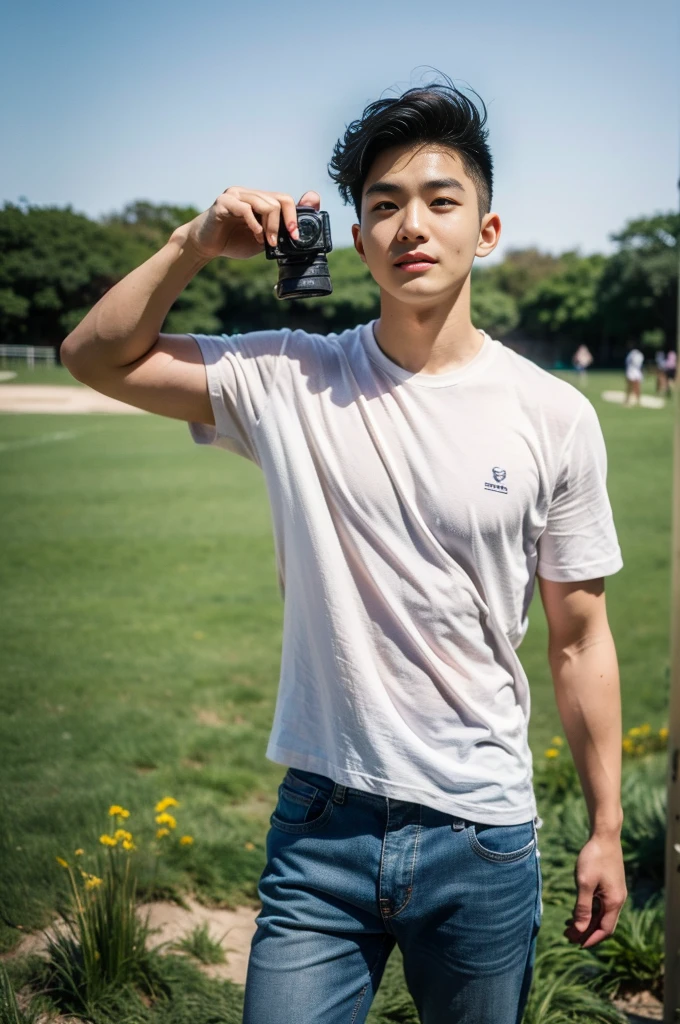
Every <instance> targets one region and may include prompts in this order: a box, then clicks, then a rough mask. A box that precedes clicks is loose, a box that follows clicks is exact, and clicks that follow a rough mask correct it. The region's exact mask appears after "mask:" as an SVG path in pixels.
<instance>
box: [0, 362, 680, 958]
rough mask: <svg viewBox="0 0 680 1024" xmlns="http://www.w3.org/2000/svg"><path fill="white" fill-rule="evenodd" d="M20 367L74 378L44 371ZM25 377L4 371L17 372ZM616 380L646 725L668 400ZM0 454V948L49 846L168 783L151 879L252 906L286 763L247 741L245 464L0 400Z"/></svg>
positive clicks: (619, 611)
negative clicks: (637, 392) (642, 399)
mask: <svg viewBox="0 0 680 1024" xmlns="http://www.w3.org/2000/svg"><path fill="white" fill-rule="evenodd" d="M36 372H38V371H36ZM39 375H40V382H41V383H56V382H62V383H74V382H73V381H72V379H71V378H70V377H69V375H68V374H67V373H66V371H64V370H62V369H60V368H53V369H51V370H50V369H47V368H43V369H41V370H40V371H39ZM32 379H35V378H34V377H33V376H32V375H31V371H26V370H24V371H22V373H21V376H20V378H19V377H18V378H17V379H16V381H17V382H28V381H30V380H32ZM0 386H1V385H0ZM621 386H622V383H621V377H620V376H619V375H616V374H599V375H596V374H591V377H590V381H589V385H588V392H587V393H588V395H589V397H590V398H591V399H592V400H593V402H594V404H595V405H596V407H597V410H598V413H599V415H600V419H601V422H602V426H603V430H604V433H605V437H606V440H607V446H608V452H609V489H610V495H611V499H612V504H613V507H614V514H615V520H616V523H617V527H618V530H619V536H620V540H621V545H622V548H623V554H624V560H625V568H624V569H623V570H622V572H621V573H619V574H617V575H616V576H614V577H612V578H611V579H610V580H609V581H608V582H607V595H608V597H607V600H608V607H609V612H610V621H611V624H612V629H613V632H614V636H615V639H616V641H617V648H618V652H619V659H620V664H621V675H622V692H623V708H624V728H628V727H630V726H632V725H636V724H639V723H642V722H649V723H650V724H651V726H652V727H653V728H654V729H657V728H658V727H659V726H661V725H663V724H665V722H666V706H667V697H668V680H669V672H668V661H669V659H668V629H669V588H670V582H669V579H670V577H669V545H670V512H671V508H670V502H671V446H672V436H671V435H672V410H671V407H670V405H668V406H667V407H666V408H665V409H663V410H661V411H656V410H647V409H639V408H638V409H624V408H622V407H620V406H617V405H612V404H608V403H604V402H602V401H601V400H600V398H599V395H600V392H601V391H602V390H604V389H605V388H612V387H614V388H620V387H621ZM645 389H646V390H652V389H653V385H652V382H651V381H648V382H646V384H645ZM0 465H1V466H2V480H3V495H4V502H3V508H4V516H3V523H4V529H3V558H2V570H1V571H2V576H3V580H2V595H3V596H2V608H1V611H2V614H1V615H0V644H1V649H2V663H3V686H2V688H1V690H0V752H1V754H0V816H1V819H2V824H1V827H0V892H1V893H2V898H1V899H0V915H1V916H2V918H3V921H2V923H0V949H2V948H10V947H11V946H12V945H13V944H15V943H16V941H17V940H18V938H19V936H20V931H17V926H19V925H21V926H22V929H26V930H28V929H31V928H35V927H38V926H40V925H44V924H45V923H46V922H47V920H48V919H49V918H50V916H51V914H52V912H53V908H54V906H55V904H56V902H57V900H58V898H59V895H60V894H62V893H63V892H64V891H65V879H64V877H63V873H62V872H60V870H59V868H58V867H57V865H56V863H55V856H56V855H58V854H62V855H64V854H68V853H69V852H72V851H73V849H74V848H75V847H76V846H82V847H85V848H87V847H88V845H89V847H93V846H94V845H95V843H96V838H97V836H98V835H99V833H100V832H102V831H103V830H104V828H105V827H106V824H107V823H106V820H105V815H106V809H107V808H108V806H109V804H111V803H122V804H124V805H125V806H126V807H128V808H130V809H131V811H132V813H133V816H134V823H135V827H136V822H137V820H139V819H140V818H142V817H145V819H146V820H147V822H148V824H149V826H150V825H151V822H152V819H153V814H152V811H151V808H152V807H153V804H154V803H155V802H156V801H157V800H158V799H160V798H161V797H162V796H165V795H166V794H172V795H173V796H175V797H176V798H177V799H178V800H180V801H181V806H180V809H179V812H178V819H179V821H180V824H181V828H182V830H183V831H185V832H188V833H190V834H191V835H193V836H194V837H195V843H194V845H193V846H191V847H187V848H185V849H183V850H182V851H181V852H180V851H179V850H178V851H176V852H175V853H174V854H172V855H171V856H170V857H169V858H168V860H167V862H166V865H165V868H164V872H163V873H162V875H161V877H160V881H159V883H158V885H159V890H160V891H168V890H169V889H173V888H175V889H176V890H177V891H181V890H182V889H183V888H191V889H193V890H194V891H195V892H197V893H198V894H199V895H200V896H201V897H202V898H204V899H206V900H214V901H219V902H222V903H224V904H225V905H228V904H236V903H243V902H250V903H252V904H254V903H255V901H256V898H257V891H256V886H257V879H258V877H259V875H260V873H261V871H262V868H263V866H264V840H265V835H266V831H267V827H268V818H269V815H270V813H271V810H272V807H273V804H274V802H275V798H276V787H277V785H278V782H279V781H280V779H281V777H282V775H283V773H284V771H285V768H284V767H283V766H280V765H275V764H272V763H271V762H269V761H267V760H266V759H265V756H264V752H265V748H266V742H267V738H268V733H269V728H270V725H271V720H272V714H273V708H274V699H275V694H276V685H277V678H278V665H279V652H280V643H281V627H282V603H281V600H280V597H279V593H278V588H277V585H276V570H275V560H274V549H273V541H272V537H271V526H270V516H269V508H268V505H267V500H266V492H265V487H264V482H263V479H262V477H261V474H260V471H259V470H258V469H257V467H255V466H254V465H252V464H250V463H248V462H246V461H245V460H244V459H240V458H237V457H236V456H231V455H227V454H225V453H223V452H218V451H214V450H210V449H208V448H201V449H199V448H197V447H196V446H195V445H194V444H193V443H192V441H191V439H190V437H189V432H188V429H187V427H186V425H185V424H183V423H181V422H178V421H174V420H169V419H163V418H160V417H154V416H150V415H149V416H129V417H128V416H115V415H108V416H107V415H91V416H75V415H72V416H50V415H26V416H18V415H3V416H0ZM530 619H531V625H530V629H529V633H528V635H527V637H526V639H525V641H524V643H523V645H522V648H521V655H522V659H523V662H524V665H525V667H526V669H527V672H528V675H529V679H530V683H531V691H532V719H531V726H530V741H531V746H532V750H533V751H534V754H535V756H536V757H537V758H542V756H543V751H544V749H545V747H546V746H547V745H548V744H549V741H550V737H551V736H552V735H553V734H555V733H556V732H560V731H561V728H560V721H559V717H558V713H557V709H556V706H555V701H554V697H553V693H552V683H551V680H550V676H549V671H548V666H547V661H546V656H545V647H546V634H545V622H544V619H543V615H542V611H541V608H540V604H539V603H537V602H535V603H534V606H533V607H532V610H531V615H530ZM539 810H540V807H539ZM132 824H133V818H131V819H130V826H132Z"/></svg>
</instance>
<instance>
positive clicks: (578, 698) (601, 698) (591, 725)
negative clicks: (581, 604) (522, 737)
mask: <svg viewBox="0 0 680 1024" xmlns="http://www.w3.org/2000/svg"><path fill="white" fill-rule="evenodd" d="M549 660H550V667H551V670H552V677H553V683H554V688H555V698H556V701H557V707H558V710H559V713H560V718H561V719H562V724H563V726H564V731H565V735H566V737H567V742H568V743H569V747H570V749H571V752H572V756H573V758H574V763H575V765H576V769H577V771H578V774H579V778H580V780H581V786H582V788H583V793H584V797H585V800H586V804H587V807H588V814H589V817H590V827H591V833H595V832H597V833H602V834H612V833H614V834H616V833H619V832H620V829H621V824H622V820H623V812H622V808H621V731H622V724H621V692H620V685H619V669H618V663H617V658H616V649H615V647H614V640H613V638H612V635H611V633H610V632H609V630H608V629H607V630H606V631H603V632H601V633H600V634H598V635H597V636H595V637H591V638H589V639H587V640H585V641H584V642H583V643H581V644H579V645H574V647H572V648H567V649H557V650H551V651H550V653H549Z"/></svg>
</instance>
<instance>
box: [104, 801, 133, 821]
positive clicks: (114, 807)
mask: <svg viewBox="0 0 680 1024" xmlns="http://www.w3.org/2000/svg"><path fill="white" fill-rule="evenodd" d="M109 815H110V817H112V818H114V817H115V818H129V817H130V812H129V811H126V810H125V808H124V807H121V806H120V804H111V806H110V807H109Z"/></svg>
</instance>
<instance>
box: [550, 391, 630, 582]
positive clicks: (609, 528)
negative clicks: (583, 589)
mask: <svg viewBox="0 0 680 1024" xmlns="http://www.w3.org/2000/svg"><path fill="white" fill-rule="evenodd" d="M622 567H623V559H622V557H621V549H620V547H619V543H618V538H617V534H616V528H615V526H614V518H613V515H612V509H611V504H610V502H609V495H608V493H607V451H606V448H605V443H604V437H603V436H602V428H601V427H600V421H599V419H598V417H597V413H596V412H595V409H594V408H593V405H592V403H591V402H589V401H588V400H587V399H586V398H585V397H584V398H583V404H582V406H581V409H580V412H579V413H578V415H577V418H576V421H575V423H574V425H573V427H572V428H571V430H570V433H569V435H568V437H567V440H566V442H565V445H564V451H563V452H562V458H561V462H560V466H559V470H558V475H557V480H556V483H555V487H554V489H553V494H552V498H551V502H550V506H549V509H548V516H547V523H546V527H545V531H544V532H543V534H542V535H541V537H540V538H539V541H538V567H537V573H538V575H539V576H542V577H543V578H544V579H546V580H554V581H556V582H558V583H570V582H577V581H579V580H587V579H596V578H598V577H600V576H610V575H612V574H613V573H615V572H618V571H619V569H621V568H622Z"/></svg>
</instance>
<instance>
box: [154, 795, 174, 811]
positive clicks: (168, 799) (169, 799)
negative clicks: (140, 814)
mask: <svg viewBox="0 0 680 1024" xmlns="http://www.w3.org/2000/svg"><path fill="white" fill-rule="evenodd" d="M168 807H179V801H177V800H175V798H174V796H164V797H163V799H162V800H159V801H158V803H157V804H156V807H155V810H156V814H162V813H163V811H167V809H168Z"/></svg>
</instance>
